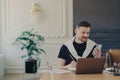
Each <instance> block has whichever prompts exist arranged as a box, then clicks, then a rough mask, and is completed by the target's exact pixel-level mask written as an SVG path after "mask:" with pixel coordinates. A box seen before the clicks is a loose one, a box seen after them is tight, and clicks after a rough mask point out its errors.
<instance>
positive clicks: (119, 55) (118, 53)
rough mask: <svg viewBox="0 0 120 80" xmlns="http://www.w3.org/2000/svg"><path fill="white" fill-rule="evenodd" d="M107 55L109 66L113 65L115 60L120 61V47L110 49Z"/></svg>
mask: <svg viewBox="0 0 120 80" xmlns="http://www.w3.org/2000/svg"><path fill="white" fill-rule="evenodd" d="M106 56H107V60H108V61H107V63H108V67H112V66H113V63H114V62H117V63H120V49H109V50H108V51H107V52H106Z"/></svg>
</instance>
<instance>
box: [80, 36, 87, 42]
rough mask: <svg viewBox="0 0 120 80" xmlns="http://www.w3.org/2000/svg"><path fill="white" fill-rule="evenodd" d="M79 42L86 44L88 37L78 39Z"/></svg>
mask: <svg viewBox="0 0 120 80" xmlns="http://www.w3.org/2000/svg"><path fill="white" fill-rule="evenodd" d="M78 39H79V40H80V41H81V42H86V41H87V39H88V37H82V38H78Z"/></svg>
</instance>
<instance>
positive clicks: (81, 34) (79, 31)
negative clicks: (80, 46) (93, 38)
mask: <svg viewBox="0 0 120 80" xmlns="http://www.w3.org/2000/svg"><path fill="white" fill-rule="evenodd" d="M75 32H76V38H77V39H78V40H80V41H81V42H86V41H87V39H88V38H89V34H90V27H84V26H83V27H78V28H76V31H75Z"/></svg>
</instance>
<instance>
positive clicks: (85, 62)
mask: <svg viewBox="0 0 120 80" xmlns="http://www.w3.org/2000/svg"><path fill="white" fill-rule="evenodd" d="M104 64H105V58H104V57H102V58H79V59H78V61H77V67H76V74H94V73H102V72H103V69H104Z"/></svg>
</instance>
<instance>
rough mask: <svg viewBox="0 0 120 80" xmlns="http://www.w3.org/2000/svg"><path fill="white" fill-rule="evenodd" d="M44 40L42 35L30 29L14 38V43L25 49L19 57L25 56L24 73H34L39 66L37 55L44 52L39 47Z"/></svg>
mask: <svg viewBox="0 0 120 80" xmlns="http://www.w3.org/2000/svg"><path fill="white" fill-rule="evenodd" d="M43 41H44V37H43V36H41V35H39V34H37V32H33V29H32V30H30V31H23V32H22V34H21V35H20V36H18V37H17V38H16V40H15V43H17V44H18V45H20V47H21V50H26V54H25V55H22V56H21V58H25V72H26V73H36V72H37V69H38V67H39V66H40V62H41V60H40V58H39V55H40V54H41V53H45V51H44V50H43V49H42V48H41V45H42V43H43Z"/></svg>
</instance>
